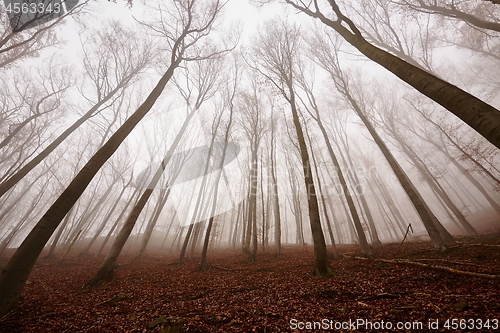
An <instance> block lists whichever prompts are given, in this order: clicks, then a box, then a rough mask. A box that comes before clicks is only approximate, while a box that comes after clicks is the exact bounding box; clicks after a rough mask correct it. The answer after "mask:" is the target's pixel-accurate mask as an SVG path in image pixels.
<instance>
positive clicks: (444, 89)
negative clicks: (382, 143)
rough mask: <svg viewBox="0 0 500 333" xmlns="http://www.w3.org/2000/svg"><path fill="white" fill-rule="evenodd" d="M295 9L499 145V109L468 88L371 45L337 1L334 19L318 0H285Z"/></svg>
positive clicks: (332, 0)
mask: <svg viewBox="0 0 500 333" xmlns="http://www.w3.org/2000/svg"><path fill="white" fill-rule="evenodd" d="M285 1H286V3H287V4H289V5H290V6H292V7H293V8H295V9H297V10H299V11H301V12H303V13H305V14H307V15H309V16H310V17H313V18H317V19H319V20H320V21H321V22H322V23H323V24H325V25H327V26H329V27H331V28H332V29H333V30H335V31H336V32H337V33H338V34H340V35H341V36H342V38H344V39H345V40H346V41H347V42H348V43H349V44H351V45H352V46H354V47H355V48H356V49H358V51H360V52H361V53H362V54H364V55H365V56H366V57H367V58H369V59H371V60H373V61H375V62H376V63H378V64H380V65H381V66H382V67H384V68H386V69H387V70H389V71H390V72H392V73H393V74H395V75H396V76H397V77H399V78H400V79H401V80H403V81H404V82H406V83H408V84H409V85H411V86H412V87H413V88H415V89H416V90H418V91H419V92H420V93H422V94H424V95H425V96H427V97H429V98H430V99H432V100H434V101H435V102H436V103H438V104H440V105H442V106H443V107H445V108H446V109H447V110H449V111H450V112H452V113H453V114H454V115H456V116H457V117H458V118H460V119H462V120H463V121H464V122H465V123H467V124H468V125H469V126H471V127H472V128H473V129H475V130H476V131H477V132H478V133H480V134H481V135H482V136H484V137H485V138H486V139H487V140H488V141H490V142H491V143H492V144H494V145H495V146H496V147H498V148H500V111H499V110H497V109H496V108H494V107H493V106H491V105H489V104H487V103H485V102H483V101H481V100H480V99H478V98H477V97H475V96H473V95H471V94H469V93H467V92H466V91H464V90H462V89H460V88H458V87H456V86H454V85H452V84H450V83H449V82H446V81H444V80H442V79H439V78H437V77H436V76H434V75H432V74H430V73H428V72H426V71H424V70H422V69H420V68H418V67H416V66H414V65H412V64H410V63H408V62H406V61H404V60H402V59H400V58H398V57H396V56H394V55H392V54H390V53H388V52H387V51H384V50H382V49H380V48H378V47H376V46H374V45H372V44H370V43H369V42H368V41H367V40H366V39H365V38H364V37H363V35H362V33H361V32H360V31H359V29H358V28H357V26H356V24H355V23H354V22H353V21H352V20H351V19H350V18H348V17H347V16H345V15H344V14H343V12H342V11H341V10H340V8H339V6H338V4H337V2H336V1H334V0H328V4H329V5H330V7H331V9H332V11H333V14H334V16H335V18H334V19H331V18H328V17H327V16H325V14H323V13H322V11H321V9H320V7H319V5H318V1H317V0H314V1H313V2H312V3H309V4H305V3H304V2H302V1H295V0H285Z"/></svg>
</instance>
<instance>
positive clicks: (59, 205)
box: [0, 0, 221, 315]
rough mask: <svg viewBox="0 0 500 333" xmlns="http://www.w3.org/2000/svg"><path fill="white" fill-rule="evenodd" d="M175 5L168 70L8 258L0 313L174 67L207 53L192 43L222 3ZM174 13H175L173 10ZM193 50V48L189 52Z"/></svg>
mask: <svg viewBox="0 0 500 333" xmlns="http://www.w3.org/2000/svg"><path fill="white" fill-rule="evenodd" d="M174 5H175V8H174V10H175V11H176V12H177V15H176V16H177V17H178V19H177V20H176V22H177V25H176V27H174V28H175V30H170V31H169V37H170V42H171V44H170V45H171V48H170V54H171V56H170V59H169V62H168V65H167V66H168V67H167V69H166V71H165V72H164V74H163V75H162V77H161V78H160V80H159V81H158V83H157V85H156V86H155V88H154V89H153V90H152V91H151V93H150V94H149V96H148V97H147V98H146V100H145V101H144V103H143V104H142V105H141V106H140V107H139V108H138V109H137V111H136V112H135V113H134V114H132V115H131V116H130V117H129V118H128V119H127V121H125V123H124V124H123V125H122V126H121V127H120V128H119V129H118V130H117V131H116V132H115V133H114V134H113V135H112V136H111V138H110V139H109V140H108V141H107V142H106V143H105V144H104V146H103V147H102V148H101V149H99V150H98V151H97V152H96V153H95V154H94V155H93V157H92V158H91V159H90V160H89V161H88V162H87V164H86V165H85V166H84V167H83V169H82V170H81V171H80V172H79V173H78V174H77V176H76V177H75V178H74V179H73V181H72V182H71V183H70V184H69V186H68V187H67V188H66V189H65V190H64V192H63V193H62V194H61V196H60V197H59V198H58V199H57V200H56V201H55V202H54V204H53V205H52V206H51V207H50V208H49V210H48V211H47V212H46V213H45V215H43V217H42V218H41V219H40V220H39V222H38V223H37V225H36V226H35V228H34V229H33V230H32V231H31V232H30V233H29V235H28V236H27V237H26V239H25V240H24V241H23V242H22V244H21V245H20V246H19V248H18V249H17V251H16V252H15V253H14V255H13V256H12V258H11V259H10V260H9V263H8V264H7V266H6V267H5V268H4V269H3V270H2V273H1V275H0V315H4V314H6V313H7V312H9V311H10V310H11V309H12V308H13V307H14V306H15V304H16V302H17V300H18V299H19V296H20V294H21V291H22V289H23V287H24V284H25V282H26V279H27V278H28V275H29V273H30V272H31V270H32V268H33V266H34V264H35V262H36V260H37V258H38V256H39V255H40V252H41V251H42V249H43V247H44V246H45V244H46V242H47V241H48V240H49V238H50V236H51V235H52V233H53V232H54V230H55V229H56V228H57V226H58V225H59V223H60V222H61V221H62V219H63V218H64V216H65V215H66V214H67V213H68V211H69V210H70V209H71V207H72V206H73V205H74V203H75V202H76V201H77V200H78V198H79V197H80V196H81V195H82V193H83V191H84V190H85V188H86V187H87V186H88V184H89V183H90V182H91V181H92V179H93V178H94V176H95V174H96V173H97V172H98V171H99V169H100V168H101V167H102V165H103V164H104V163H105V162H106V161H107V160H108V159H109V158H110V157H111V155H113V153H114V152H115V151H116V149H118V147H119V146H120V144H121V143H122V142H123V140H125V138H126V137H127V136H128V135H129V134H130V132H131V131H132V130H133V129H134V128H135V126H136V125H137V124H138V123H139V122H140V121H141V120H142V119H143V118H144V116H145V115H146V114H147V113H148V112H149V111H150V110H151V108H152V107H153V105H154V104H155V102H156V100H157V99H158V98H159V97H160V95H161V93H162V91H163V90H164V89H165V86H166V84H167V83H168V82H169V81H170V79H171V78H172V75H173V74H174V70H175V69H176V68H177V67H178V66H179V65H180V63H181V62H182V61H183V60H185V59H199V58H204V57H206V56H207V54H206V53H204V52H203V50H199V49H196V48H194V47H193V46H194V45H195V44H196V43H197V42H199V41H200V40H202V39H204V38H205V37H207V36H208V34H209V33H210V31H211V28H212V25H213V22H214V21H215V19H216V17H217V15H218V13H219V12H220V9H221V5H220V4H219V3H218V2H211V3H209V4H207V3H203V4H200V3H199V2H198V1H196V0H191V1H187V0H186V1H178V2H175V3H174ZM200 10H201V12H202V13H203V15H201V14H199V15H198V14H196V13H200V12H199V11H200ZM171 13H172V15H174V14H173V13H174V12H171ZM190 50H193V51H194V52H193V53H191V54H190V53H189V51H190Z"/></svg>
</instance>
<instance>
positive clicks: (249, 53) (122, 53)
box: [0, 0, 500, 314]
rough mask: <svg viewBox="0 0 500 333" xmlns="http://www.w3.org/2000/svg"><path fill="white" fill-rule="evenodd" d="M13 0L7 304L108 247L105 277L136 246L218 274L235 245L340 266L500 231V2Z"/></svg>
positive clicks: (4, 63) (4, 68) (5, 213)
mask: <svg viewBox="0 0 500 333" xmlns="http://www.w3.org/2000/svg"><path fill="white" fill-rule="evenodd" d="M14 3H15V1H13V2H12V3H10V2H9V1H6V2H5V6H0V20H1V23H2V26H1V27H0V77H1V82H0V256H1V257H3V258H5V259H9V258H11V259H10V261H9V263H8V264H7V265H6V266H5V267H6V268H5V270H4V271H3V272H2V280H0V295H2V298H5V300H6V301H5V302H4V303H0V314H4V313H6V312H5V311H7V310H9V309H12V306H13V304H14V303H15V302H16V301H17V298H18V297H19V293H20V291H19V290H22V286H23V285H24V282H25V281H26V279H27V276H28V274H29V273H30V271H31V269H32V268H33V265H34V264H35V262H36V261H37V259H39V258H42V257H43V258H45V257H53V258H61V257H66V256H70V257H71V256H74V257H75V256H83V255H89V256H90V255H92V256H96V257H97V258H100V261H102V262H103V264H102V265H101V267H100V269H99V270H98V272H97V274H96V276H95V279H94V283H97V284H98V283H100V282H99V281H101V280H105V279H106V277H107V276H109V275H110V274H112V272H113V269H114V266H115V263H116V260H117V258H118V257H119V255H120V253H124V252H126V253H127V254H129V255H130V254H131V255H134V256H137V257H143V256H147V255H148V253H153V252H154V253H160V254H165V255H167V254H168V255H175V256H176V257H179V262H181V263H182V262H183V260H185V257H186V256H189V257H193V256H195V257H200V256H201V264H200V267H201V269H202V270H203V269H206V268H207V267H208V266H207V265H208V262H209V261H210V253H211V251H214V250H216V249H218V248H225V249H237V250H239V251H240V252H242V253H243V257H244V258H246V259H247V260H248V261H250V262H256V261H259V255H260V254H261V253H265V252H272V253H275V254H276V256H279V255H280V253H281V249H282V248H286V247H287V246H292V245H294V246H295V245H300V246H302V247H308V246H311V245H314V246H313V249H314V250H313V251H314V259H311V267H313V261H314V273H315V274H316V275H324V274H325V273H326V272H327V270H328V269H329V267H330V264H329V263H328V259H327V253H330V252H331V253H333V254H334V256H336V246H339V245H347V244H351V245H352V244H355V245H356V246H359V248H360V249H361V251H362V254H363V255H364V256H365V257H367V258H370V257H372V250H373V248H374V247H376V246H380V244H388V243H401V242H410V243H411V242H424V241H425V242H430V243H431V244H432V247H433V248H435V249H436V250H438V251H444V250H446V249H447V248H448V247H449V246H451V244H454V241H455V240H456V239H458V238H460V237H464V236H477V235H479V234H484V233H488V232H493V231H497V230H498V228H499V225H500V224H499V223H500V163H499V162H500V155H499V150H498V148H499V147H500V111H499V110H498V108H499V107H500V95H499V92H500V79H499V78H500V66H498V62H499V61H500V56H499V54H500V42H499V41H500V39H499V34H500V19H499V17H500V15H499V14H500V7H499V5H496V4H493V2H489V1H468V2H460V3H457V4H455V5H451V4H450V3H451V2H450V1H425V0H423V1H405V0H398V1H388V0H362V1H330V2H328V1H320V4H319V5H318V7H315V5H314V4H315V3H316V2H314V3H311V4H309V5H307V4H304V3H303V2H301V1H294V0H289V1H248V2H247V1H243V0H239V1H233V0H230V1H228V2H227V3H220V2H217V1H194V0H180V1H159V2H153V3H152V2H143V1H135V0H134V1H133V2H125V1H120V0H118V1H116V2H108V1H100V0H99V1H80V2H79V3H78V4H76V2H75V1H73V2H68V3H67V4H65V8H66V10H67V12H65V13H62V12H61V13H60V14H58V16H51V17H44V16H43V15H42V17H38V16H34V17H33V16H32V17H22V16H21V17H20V16H19V15H20V14H15V13H14V12H12V10H13V9H12V8H14V7H12V6H13V4H14ZM9 6H10V7H9ZM20 8H21V7H20ZM27 8H28V7H27ZM28 9H29V8H28ZM450 13H451V14H450ZM21 14H22V11H21ZM39 14H40V13H39ZM16 15H18V16H16ZM33 15H35V14H33ZM37 15H38V14H37ZM40 15H41V14H40ZM16 20H17V21H16ZM23 20H24V21H23ZM26 21H27V22H31V23H29V24H28V25H24V26H23V24H27V23H25V22H26ZM14 253H15V254H14ZM104 258H105V259H104ZM103 259H104V261H103ZM9 274H11V275H9ZM16 274H17V275H16ZM15 279H19V280H20V281H21V283H20V284H19V283H18V282H15V283H14V282H12V281H14V280H15ZM16 281H17V280H16ZM11 289H13V290H14V289H15V290H17V292H16V294H15V295H10V294H9V292H7V291H6V290H11ZM7 299H8V301H7Z"/></svg>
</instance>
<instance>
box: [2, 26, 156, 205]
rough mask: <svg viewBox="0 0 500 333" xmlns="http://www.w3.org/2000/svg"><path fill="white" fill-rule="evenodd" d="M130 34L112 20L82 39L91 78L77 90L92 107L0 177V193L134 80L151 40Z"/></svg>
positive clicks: (148, 60) (143, 65)
mask: <svg viewBox="0 0 500 333" xmlns="http://www.w3.org/2000/svg"><path fill="white" fill-rule="evenodd" d="M134 36H135V30H132V29H126V28H124V27H123V26H121V25H120V24H118V23H117V22H114V23H112V24H111V26H110V28H108V30H105V31H101V32H95V33H93V34H92V36H91V37H89V39H87V40H85V41H82V44H83V45H84V48H83V50H84V55H83V63H84V68H85V71H86V74H87V75H88V77H89V78H90V80H91V82H92V88H93V89H92V90H91V91H90V93H86V92H85V90H84V89H83V88H82V89H81V90H82V95H83V96H84V98H85V99H87V100H88V101H89V102H90V103H91V104H92V107H90V109H89V110H88V111H87V112H85V114H83V115H82V116H81V117H80V118H79V119H78V120H77V121H75V122H74V123H73V124H72V125H71V126H70V127H68V128H67V129H66V130H65V131H64V132H62V133H61V134H60V135H59V136H58V137H57V138H56V139H55V140H54V141H52V142H51V143H50V144H49V145H48V146H47V147H45V148H44V149H43V150H42V151H41V152H39V153H37V154H36V156H35V157H34V158H33V159H31V160H30V161H29V162H28V163H26V164H25V165H24V166H23V167H22V168H21V169H20V170H19V171H17V172H16V173H15V174H13V175H11V176H10V177H9V178H8V179H7V180H5V181H3V182H2V183H1V184H0V197H1V196H3V195H4V194H5V193H6V192H7V191H8V190H10V189H11V188H12V187H14V186H15V185H16V184H17V183H18V182H19V181H20V180H21V179H22V178H23V177H24V176H26V175H27V174H28V173H29V172H31V170H33V169H34V168H35V167H36V166H37V165H38V164H39V163H40V162H41V161H43V159H45V158H46V157H47V156H48V155H50V154H51V153H52V152H53V151H54V150H55V149H56V148H57V147H58V146H59V145H60V144H61V143H62V142H64V141H65V140H66V139H67V138H68V137H69V136H70V135H71V134H72V133H73V132H75V131H76V130H77V129H78V128H80V126H82V125H83V124H84V123H85V122H86V121H87V120H89V119H90V118H91V117H93V116H95V115H96V114H98V113H99V112H101V111H103V110H105V109H107V108H109V104H110V103H111V104H112V103H113V102H114V101H115V100H113V99H116V98H120V97H123V96H122V93H123V91H124V89H126V88H127V87H128V86H130V85H131V84H133V83H134V82H136V80H137V78H138V75H139V74H140V73H142V72H143V71H145V70H146V69H147V67H148V66H149V65H151V61H152V60H153V58H154V56H155V55H154V53H153V52H152V47H151V42H149V41H148V40H147V39H143V40H139V39H138V38H136V37H134ZM96 58H97V61H96ZM87 94H88V95H90V96H87ZM92 95H93V96H92ZM94 98H95V99H94Z"/></svg>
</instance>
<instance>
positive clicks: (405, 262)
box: [354, 257, 500, 280]
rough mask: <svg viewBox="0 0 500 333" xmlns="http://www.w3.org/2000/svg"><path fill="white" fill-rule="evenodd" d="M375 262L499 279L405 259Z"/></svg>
mask: <svg viewBox="0 0 500 333" xmlns="http://www.w3.org/2000/svg"><path fill="white" fill-rule="evenodd" d="M354 259H358V260H368V259H366V258H363V257H354ZM374 260H375V261H382V262H387V263H391V264H405V265H414V266H420V267H425V268H430V269H434V270H438V271H444V272H448V273H453V274H458V275H465V276H473V277H478V278H483V279H490V280H498V279H500V275H493V274H486V273H476V272H469V271H462V270H459V269H454V268H449V267H445V266H437V265H430V264H424V263H421V262H415V261H410V260H406V259H395V260H389V259H374Z"/></svg>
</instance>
